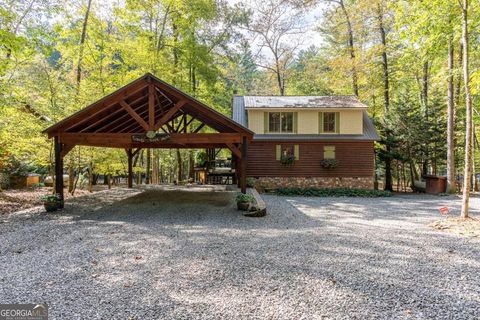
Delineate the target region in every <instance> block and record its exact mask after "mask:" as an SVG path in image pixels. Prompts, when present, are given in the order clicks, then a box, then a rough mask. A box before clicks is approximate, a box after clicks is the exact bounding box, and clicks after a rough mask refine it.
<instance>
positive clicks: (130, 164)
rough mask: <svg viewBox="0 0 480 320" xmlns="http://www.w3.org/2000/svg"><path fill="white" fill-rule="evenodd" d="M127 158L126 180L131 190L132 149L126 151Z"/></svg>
mask: <svg viewBox="0 0 480 320" xmlns="http://www.w3.org/2000/svg"><path fill="white" fill-rule="evenodd" d="M127 158H128V178H127V181H128V182H127V183H128V187H129V188H132V187H133V175H132V171H133V170H132V160H133V159H132V158H133V153H132V149H127Z"/></svg>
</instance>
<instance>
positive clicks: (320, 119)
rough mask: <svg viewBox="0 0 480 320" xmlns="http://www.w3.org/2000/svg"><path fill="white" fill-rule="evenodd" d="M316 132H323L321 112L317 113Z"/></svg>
mask: <svg viewBox="0 0 480 320" xmlns="http://www.w3.org/2000/svg"><path fill="white" fill-rule="evenodd" d="M318 133H323V112H319V113H318Z"/></svg>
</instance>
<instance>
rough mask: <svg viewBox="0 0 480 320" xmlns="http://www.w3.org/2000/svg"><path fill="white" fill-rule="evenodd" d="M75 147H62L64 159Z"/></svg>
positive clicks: (65, 145) (68, 145) (72, 145)
mask: <svg viewBox="0 0 480 320" xmlns="http://www.w3.org/2000/svg"><path fill="white" fill-rule="evenodd" d="M74 147H75V145H74V144H63V146H62V158H65V156H66V155H67V154H68V153H69V152H70V151H71V150H72V149H73V148H74Z"/></svg>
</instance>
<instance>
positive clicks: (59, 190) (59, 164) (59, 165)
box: [55, 136, 64, 208]
mask: <svg viewBox="0 0 480 320" xmlns="http://www.w3.org/2000/svg"><path fill="white" fill-rule="evenodd" d="M55 193H56V194H57V195H58V196H59V197H60V200H61V201H60V208H63V206H64V205H63V199H64V195H63V156H62V144H61V143H60V140H59V139H58V136H55Z"/></svg>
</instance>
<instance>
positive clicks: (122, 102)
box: [120, 100, 150, 131]
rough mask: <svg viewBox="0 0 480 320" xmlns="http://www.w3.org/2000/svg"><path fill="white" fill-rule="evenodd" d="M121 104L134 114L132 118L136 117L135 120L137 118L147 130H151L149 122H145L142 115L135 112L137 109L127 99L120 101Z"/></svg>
mask: <svg viewBox="0 0 480 320" xmlns="http://www.w3.org/2000/svg"><path fill="white" fill-rule="evenodd" d="M120 105H121V106H122V107H123V108H124V109H125V110H126V111H127V112H128V113H129V114H130V115H131V116H132V118H134V119H135V120H137V122H138V123H139V124H140V125H141V126H142V127H143V128H144V129H145V130H147V131H148V130H149V129H150V128H149V126H148V124H147V123H146V122H145V120H143V118H142V117H140V116H139V115H138V113H136V112H135V110H133V109H132V108H131V107H130V106H129V105H128V104H127V103H126V102H125V101H123V100H122V101H120Z"/></svg>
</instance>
